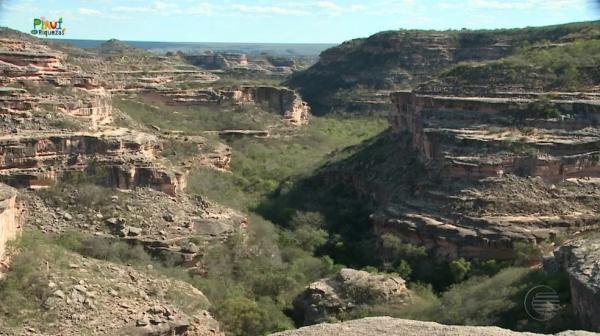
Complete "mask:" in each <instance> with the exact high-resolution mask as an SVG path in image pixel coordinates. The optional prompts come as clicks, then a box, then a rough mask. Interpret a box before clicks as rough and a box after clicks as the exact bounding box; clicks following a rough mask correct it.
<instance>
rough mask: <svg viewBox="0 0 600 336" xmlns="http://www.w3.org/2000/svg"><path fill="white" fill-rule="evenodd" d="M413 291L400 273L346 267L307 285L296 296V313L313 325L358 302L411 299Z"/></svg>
mask: <svg viewBox="0 0 600 336" xmlns="http://www.w3.org/2000/svg"><path fill="white" fill-rule="evenodd" d="M410 295H411V294H410V291H409V290H408V289H407V288H406V284H405V281H404V279H402V278H401V277H399V276H395V275H389V274H370V273H368V272H365V271H358V270H354V269H350V268H344V269H342V270H340V271H339V272H338V273H337V274H335V275H333V276H331V277H329V278H326V279H321V280H319V281H317V282H314V283H312V284H310V285H309V286H308V287H306V289H304V291H303V292H302V293H301V294H300V295H298V297H296V299H295V300H294V315H295V317H296V319H297V320H299V321H301V323H302V324H303V325H310V324H315V323H319V322H322V321H324V320H327V319H329V320H330V319H334V318H336V316H337V315H338V314H340V313H344V312H348V311H350V310H352V309H353V308H354V307H356V305H359V304H372V303H377V302H388V303H390V302H393V303H395V304H403V303H408V302H409V301H410Z"/></svg>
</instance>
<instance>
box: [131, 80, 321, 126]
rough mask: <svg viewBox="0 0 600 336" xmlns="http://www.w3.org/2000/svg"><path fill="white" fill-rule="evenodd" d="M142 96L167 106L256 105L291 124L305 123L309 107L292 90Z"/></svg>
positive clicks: (245, 89) (249, 88) (253, 88)
mask: <svg viewBox="0 0 600 336" xmlns="http://www.w3.org/2000/svg"><path fill="white" fill-rule="evenodd" d="M143 94H144V95H146V96H148V97H150V98H154V99H161V98H163V99H166V103H167V104H170V105H188V106H189V105H220V104H237V105H240V104H256V105H259V106H261V107H263V108H264V109H265V110H267V111H270V112H273V113H277V114H279V115H281V116H282V117H283V118H284V119H285V120H287V121H289V122H290V123H292V124H295V125H303V124H306V123H308V121H309V118H310V107H309V106H308V104H307V103H306V102H305V101H303V100H302V98H301V97H300V95H298V93H296V92H295V91H294V90H290V89H287V88H282V87H273V86H244V87H241V88H233V89H212V88H208V89H190V90H187V89H163V90H148V91H145V92H144V93H143Z"/></svg>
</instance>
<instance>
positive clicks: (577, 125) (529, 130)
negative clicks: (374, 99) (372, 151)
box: [372, 91, 600, 259]
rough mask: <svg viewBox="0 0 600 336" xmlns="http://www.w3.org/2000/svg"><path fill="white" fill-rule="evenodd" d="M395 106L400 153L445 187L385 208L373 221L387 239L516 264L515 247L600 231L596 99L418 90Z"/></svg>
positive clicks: (425, 189)
mask: <svg viewBox="0 0 600 336" xmlns="http://www.w3.org/2000/svg"><path fill="white" fill-rule="evenodd" d="M391 99H392V102H393V106H394V110H393V111H392V113H391V114H390V124H391V126H392V130H393V132H395V133H396V134H397V136H398V138H400V139H404V140H405V142H402V143H398V146H408V147H409V148H410V149H411V150H412V151H414V153H416V155H417V157H418V158H419V160H420V161H421V162H422V163H423V164H425V165H426V166H428V167H429V171H430V173H431V174H432V176H431V177H433V176H434V175H435V176H437V177H438V178H441V179H443V180H444V181H445V182H444V185H445V186H444V187H441V186H440V187H436V186H433V185H430V182H428V180H422V181H421V182H420V183H421V185H418V184H417V185H415V186H414V190H412V193H413V195H414V198H413V199H411V200H407V199H404V200H401V201H400V200H387V201H385V202H389V203H388V204H387V205H385V206H382V207H381V208H380V210H379V211H377V212H376V213H375V214H373V215H372V220H373V223H374V224H375V230H376V232H377V233H378V234H384V233H394V234H397V235H400V236H402V237H403V238H404V239H405V240H407V241H408V242H411V243H414V244H418V245H424V246H426V247H427V248H428V249H429V250H430V251H434V252H435V253H436V254H437V255H438V256H441V257H447V258H451V259H453V258H459V257H464V258H480V259H481V258H483V259H486V258H495V259H510V258H511V257H512V256H513V246H514V243H515V242H518V241H522V242H529V243H534V244H535V243H539V242H541V241H548V240H550V241H551V240H553V239H554V237H556V236H558V235H562V234H568V233H574V232H581V231H588V230H594V229H597V227H598V226H597V224H596V223H597V220H598V219H599V218H600V213H598V212H597V211H596V210H595V209H593V207H591V204H592V203H593V201H592V199H593V198H594V197H595V196H594V195H597V191H596V190H595V188H594V187H591V185H595V183H596V182H595V181H596V180H597V178H598V177H599V173H600V152H599V151H598V149H599V148H600V147H599V145H600V131H599V130H598V129H597V128H595V127H594V126H595V125H597V123H598V120H599V118H600V101H599V100H598V97H597V95H596V94H594V93H576V94H554V95H553V96H552V99H547V98H544V97H542V95H540V94H534V93H514V94H507V93H498V94H497V95H495V96H492V97H462V96H446V95H444V94H435V95H434V94H431V93H428V94H421V93H419V91H415V92H398V93H394V94H392V95H391ZM540 105H543V108H540ZM540 110H541V111H543V113H542V112H540ZM404 140H403V141H404ZM407 169H410V168H407ZM431 177H430V178H431ZM586 181H588V182H589V183H587V184H585V183H586ZM582 185H583V186H584V187H583V189H584V190H583V189H582ZM388 191H389V190H388ZM575 195H579V196H575ZM561 197H564V198H566V199H568V200H569V202H565V201H564V199H560V198H561ZM578 197H579V198H578ZM526 204H528V207H526V206H525V205H526ZM549 205H551V206H549Z"/></svg>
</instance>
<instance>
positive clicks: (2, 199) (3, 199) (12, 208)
mask: <svg viewBox="0 0 600 336" xmlns="http://www.w3.org/2000/svg"><path fill="white" fill-rule="evenodd" d="M22 215H23V214H22V208H21V205H20V201H18V200H17V191H16V190H15V189H13V188H11V187H9V186H7V185H4V184H0V270H3V269H4V268H5V267H6V266H7V261H8V257H9V256H7V254H6V252H7V251H6V245H7V243H8V242H10V241H11V240H13V239H15V238H16V237H17V235H18V234H19V232H20V231H21V225H22V219H23V216H22Z"/></svg>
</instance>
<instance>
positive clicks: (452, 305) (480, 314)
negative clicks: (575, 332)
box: [345, 267, 574, 332]
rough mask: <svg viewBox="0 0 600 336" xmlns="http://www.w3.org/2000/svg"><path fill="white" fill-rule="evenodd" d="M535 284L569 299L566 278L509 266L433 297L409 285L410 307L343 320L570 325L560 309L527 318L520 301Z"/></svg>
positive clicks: (386, 307) (370, 310) (551, 328)
mask: <svg viewBox="0 0 600 336" xmlns="http://www.w3.org/2000/svg"><path fill="white" fill-rule="evenodd" d="M537 285H549V286H552V288H555V289H556V290H557V292H558V293H559V296H560V297H561V301H562V302H568V300H569V295H570V293H569V285H568V279H567V278H566V276H562V275H559V274H547V273H544V272H543V271H540V270H535V269H528V268H518V267H509V268H506V269H504V270H502V271H500V272H499V273H498V274H496V275H494V276H478V277H473V278H471V279H468V280H466V281H463V282H460V283H457V284H455V285H453V286H451V287H450V288H449V289H448V290H447V291H445V292H444V293H441V294H440V295H436V294H435V293H434V292H433V291H432V289H431V287H429V286H423V285H420V284H413V285H412V286H411V289H412V290H413V291H414V292H415V293H416V295H417V297H416V298H415V300H414V301H413V303H412V304H410V305H406V306H398V305H394V304H378V305H362V306H360V307H358V308H357V309H355V310H353V311H352V312H351V313H350V314H349V316H346V317H345V318H346V319H350V318H359V317H366V316H382V315H383V316H393V317H399V318H408V319H416V320H423V321H435V322H439V323H444V324H455V325H498V326H504V327H513V328H514V326H515V325H517V321H518V320H529V321H528V322H527V323H528V326H525V325H523V326H522V327H527V328H528V329H529V330H537V331H542V332H556V331H557V330H560V328H561V327H563V328H564V327H565V326H569V325H573V323H574V321H573V319H572V316H569V315H568V314H569V313H568V309H566V307H563V309H562V311H561V312H560V313H559V316H557V317H555V319H554V320H551V321H548V322H547V323H545V324H543V323H536V322H535V321H532V320H531V319H527V315H526V312H525V311H524V308H523V303H522V299H523V297H524V296H525V293H526V292H527V290H529V289H530V288H532V287H533V286H537Z"/></svg>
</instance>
